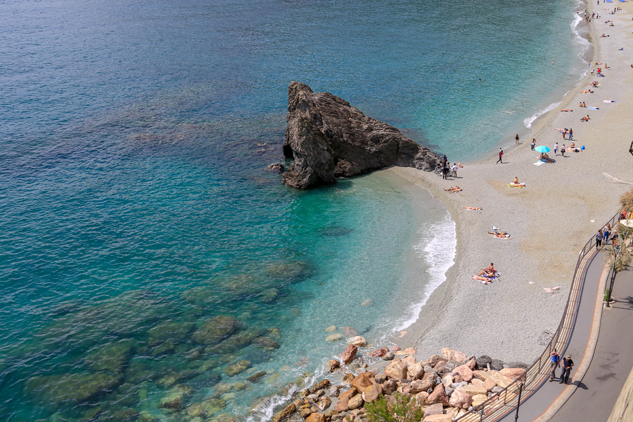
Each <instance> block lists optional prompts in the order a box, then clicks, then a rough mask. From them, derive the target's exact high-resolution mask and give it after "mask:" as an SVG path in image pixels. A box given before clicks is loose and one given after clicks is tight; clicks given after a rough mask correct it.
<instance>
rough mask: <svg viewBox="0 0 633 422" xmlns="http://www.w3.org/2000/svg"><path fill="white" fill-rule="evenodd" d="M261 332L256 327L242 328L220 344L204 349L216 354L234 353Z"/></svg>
mask: <svg viewBox="0 0 633 422" xmlns="http://www.w3.org/2000/svg"><path fill="white" fill-rule="evenodd" d="M261 334H262V331H261V330H257V329H248V330H244V331H242V332H239V333H237V334H235V335H233V336H231V337H229V338H227V339H226V340H224V341H223V342H222V343H220V344H217V345H215V346H212V347H207V349H206V351H207V353H216V354H226V353H235V352H237V351H238V350H240V349H243V348H244V347H246V346H248V345H249V344H251V343H252V342H253V340H255V339H257V338H258V337H259V336H260V335H261ZM271 341H272V340H271Z"/></svg>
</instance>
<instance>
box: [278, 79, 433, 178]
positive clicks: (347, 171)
mask: <svg viewBox="0 0 633 422" xmlns="http://www.w3.org/2000/svg"><path fill="white" fill-rule="evenodd" d="M287 120H288V129H287V130H286V141H285V142H284V145H283V153H284V155H285V156H286V157H287V158H294V162H293V163H292V165H291V166H290V168H289V169H288V171H287V172H285V173H284V176H283V181H284V183H286V184H287V185H288V186H291V187H294V188H299V189H310V188H315V187H318V186H321V185H331V184H334V183H336V178H337V177H351V176H356V175H360V174H365V173H369V172H371V171H373V170H378V169H381V168H385V167H390V166H401V167H415V168H417V169H421V170H427V171H431V170H433V169H434V168H435V167H436V166H437V163H438V162H439V156H438V155H437V154H436V153H434V152H432V151H431V150H429V149H428V148H425V147H422V146H420V145H419V144H417V143H416V142H414V141H412V140H411V139H409V138H407V137H406V136H404V135H403V134H402V133H400V131H399V130H398V129H396V128H394V127H392V126H389V125H388V124H386V123H383V122H380V121H378V120H376V119H372V118H371V117H368V116H366V115H364V114H363V113H362V112H360V111H359V110H358V109H357V108H355V107H352V106H351V105H350V104H349V103H348V102H347V101H345V100H343V99H341V98H339V97H336V96H334V95H332V94H330V93H329V92H318V93H315V92H313V91H312V89H310V87H309V86H308V85H305V84H302V83H299V82H294V81H293V82H291V83H290V86H289V87H288V117H287Z"/></svg>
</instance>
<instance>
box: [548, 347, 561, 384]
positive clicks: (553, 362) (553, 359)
mask: <svg viewBox="0 0 633 422" xmlns="http://www.w3.org/2000/svg"><path fill="white" fill-rule="evenodd" d="M549 365H550V368H552V372H550V374H549V382H552V381H554V378H556V368H558V367H559V366H560V356H558V353H556V351H553V352H552V353H550V355H549Z"/></svg>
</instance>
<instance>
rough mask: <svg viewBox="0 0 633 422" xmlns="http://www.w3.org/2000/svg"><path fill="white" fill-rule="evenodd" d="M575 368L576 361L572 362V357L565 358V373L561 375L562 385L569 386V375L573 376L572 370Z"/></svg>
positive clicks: (566, 356)
mask: <svg viewBox="0 0 633 422" xmlns="http://www.w3.org/2000/svg"><path fill="white" fill-rule="evenodd" d="M573 367H574V361H573V360H571V355H565V357H564V358H563V373H562V374H561V375H560V383H561V384H562V383H565V384H569V375H570V374H571V368H573Z"/></svg>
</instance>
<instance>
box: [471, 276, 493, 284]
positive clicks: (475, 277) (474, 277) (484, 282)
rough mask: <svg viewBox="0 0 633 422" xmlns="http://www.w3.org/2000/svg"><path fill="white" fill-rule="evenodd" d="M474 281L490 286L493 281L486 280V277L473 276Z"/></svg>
mask: <svg viewBox="0 0 633 422" xmlns="http://www.w3.org/2000/svg"><path fill="white" fill-rule="evenodd" d="M473 280H478V281H481V282H482V283H483V284H490V283H492V280H491V279H489V278H486V277H481V276H478V275H474V276H473Z"/></svg>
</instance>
